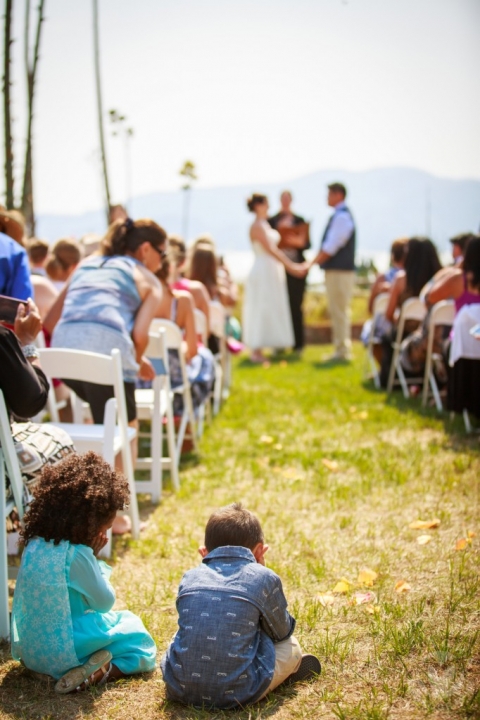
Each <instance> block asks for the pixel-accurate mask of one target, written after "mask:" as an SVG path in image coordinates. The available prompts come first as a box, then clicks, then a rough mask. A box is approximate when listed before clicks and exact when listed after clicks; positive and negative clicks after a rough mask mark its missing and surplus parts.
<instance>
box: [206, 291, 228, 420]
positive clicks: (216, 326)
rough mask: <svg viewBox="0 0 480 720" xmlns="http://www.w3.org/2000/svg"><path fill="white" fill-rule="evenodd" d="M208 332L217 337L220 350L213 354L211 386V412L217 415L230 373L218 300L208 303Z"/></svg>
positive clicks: (226, 394)
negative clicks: (212, 384) (212, 380)
mask: <svg viewBox="0 0 480 720" xmlns="http://www.w3.org/2000/svg"><path fill="white" fill-rule="evenodd" d="M209 313H210V318H209V319H210V332H211V333H212V334H213V335H215V336H216V337H218V341H219V344H220V350H219V353H218V355H216V356H215V386H214V388H213V414H214V415H218V412H219V410H220V403H221V401H222V398H224V397H227V396H228V388H227V385H226V382H227V377H228V376H229V373H230V356H229V353H228V349H227V339H226V337H225V308H224V307H223V305H222V304H221V303H219V302H218V300H212V301H211V302H210V303H209Z"/></svg>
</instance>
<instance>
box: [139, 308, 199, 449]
mask: <svg viewBox="0 0 480 720" xmlns="http://www.w3.org/2000/svg"><path fill="white" fill-rule="evenodd" d="M159 329H160V330H161V329H163V330H165V336H164V338H165V343H166V346H167V349H168V350H176V351H177V352H178V357H179V362H180V368H181V373H182V382H181V384H180V385H177V387H174V388H173V387H172V388H171V392H172V395H180V396H181V397H182V400H183V414H182V417H181V419H180V427H179V428H178V433H177V447H176V453H177V457H178V458H180V455H181V453H182V445H183V440H184V438H185V433H186V430H187V425H188V424H190V435H191V440H192V444H193V449H194V450H195V451H196V450H197V439H196V422H195V414H194V412H193V403H192V393H191V391H190V381H189V379H188V375H187V365H186V361H185V355H184V351H183V335H182V331H181V330H180V328H179V327H178V325H176V324H175V323H174V322H172V321H171V320H164V319H163V318H154V320H152V322H151V323H150V332H151V333H156V332H158V330H159Z"/></svg>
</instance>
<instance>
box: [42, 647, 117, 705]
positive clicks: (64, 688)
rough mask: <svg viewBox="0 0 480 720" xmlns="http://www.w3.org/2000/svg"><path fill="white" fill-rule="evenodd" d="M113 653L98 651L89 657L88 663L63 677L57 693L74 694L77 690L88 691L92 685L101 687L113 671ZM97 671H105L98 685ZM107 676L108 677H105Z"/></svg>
mask: <svg viewBox="0 0 480 720" xmlns="http://www.w3.org/2000/svg"><path fill="white" fill-rule="evenodd" d="M111 659H112V653H111V652H110V651H109V650H98V651H97V652H96V653H93V655H91V656H90V657H89V659H88V660H87V662H86V663H84V664H83V665H78V667H74V668H72V669H71V670H69V671H68V672H67V673H65V675H63V676H62V677H61V678H60V680H59V681H58V682H57V683H56V685H55V692H57V693H60V695H66V694H67V693H71V692H74V691H75V690H77V691H79V690H81V689H82V688H81V686H82V684H83V685H84V688H83V689H85V690H86V689H87V687H90V685H95V684H96V685H99V684H103V682H106V681H107V678H108V676H109V675H110V672H111V670H112V664H111ZM97 670H102V671H103V676H102V677H101V678H100V681H99V682H98V683H95V682H94V680H95V673H96V672H97ZM105 676H106V677H105Z"/></svg>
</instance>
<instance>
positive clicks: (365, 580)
mask: <svg viewBox="0 0 480 720" xmlns="http://www.w3.org/2000/svg"><path fill="white" fill-rule="evenodd" d="M377 577H378V574H377V573H376V572H375V570H370V568H364V569H363V570H360V572H359V573H358V582H359V583H362V585H366V586H367V587H372V586H373V583H374V582H375V580H376V579H377Z"/></svg>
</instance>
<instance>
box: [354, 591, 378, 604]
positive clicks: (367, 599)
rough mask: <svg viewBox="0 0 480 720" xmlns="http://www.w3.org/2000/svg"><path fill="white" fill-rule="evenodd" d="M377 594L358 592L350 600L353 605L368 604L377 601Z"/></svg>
mask: <svg viewBox="0 0 480 720" xmlns="http://www.w3.org/2000/svg"><path fill="white" fill-rule="evenodd" d="M376 601H377V596H376V595H375V593H374V592H371V591H369V592H356V593H355V595H354V596H353V598H352V599H351V600H350V604H351V605H366V604H371V603H375V602H376Z"/></svg>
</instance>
